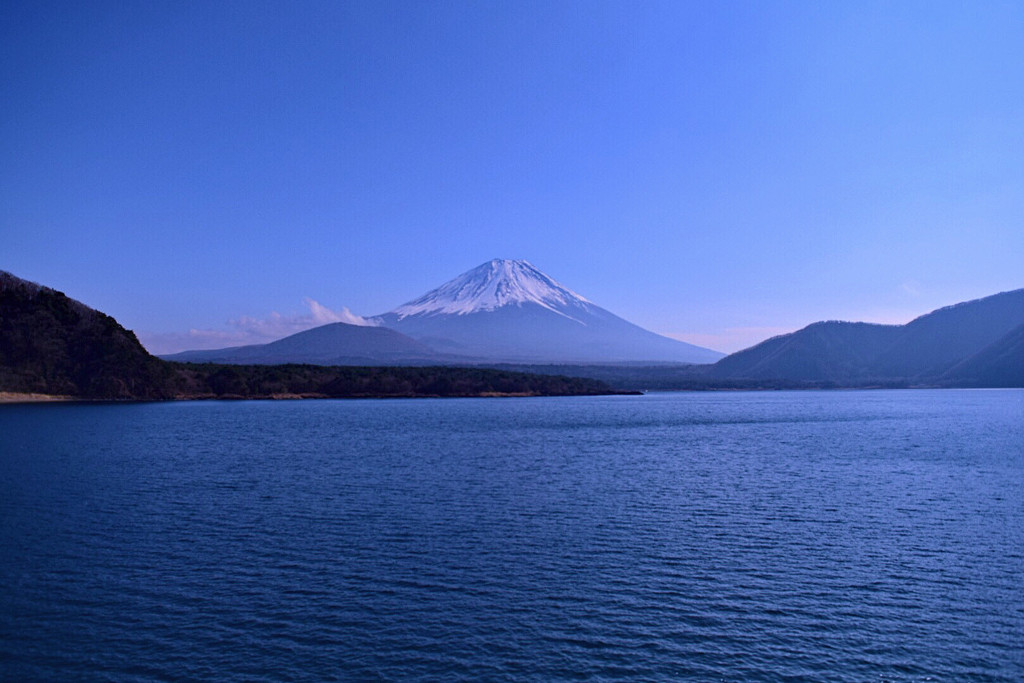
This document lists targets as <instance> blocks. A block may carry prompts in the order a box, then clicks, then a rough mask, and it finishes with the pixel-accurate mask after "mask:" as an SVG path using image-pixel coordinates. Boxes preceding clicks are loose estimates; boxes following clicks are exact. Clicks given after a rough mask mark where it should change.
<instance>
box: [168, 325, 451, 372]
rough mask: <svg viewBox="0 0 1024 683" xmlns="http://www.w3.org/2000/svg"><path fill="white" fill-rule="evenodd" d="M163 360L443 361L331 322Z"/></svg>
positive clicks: (399, 338)
mask: <svg viewBox="0 0 1024 683" xmlns="http://www.w3.org/2000/svg"><path fill="white" fill-rule="evenodd" d="M163 358H164V359H165V360H173V361H180V362H192V363H230V364H256V365H274V364H281V363H311V364H315V365H423V364H439V363H442V362H443V361H445V360H446V358H445V357H444V356H442V355H441V354H438V353H435V352H434V351H433V350H432V349H430V348H429V347H427V346H426V345H424V344H421V343H420V342H418V341H416V340H415V339H411V338H409V337H407V336H405V335H404V334H401V333H400V332H395V331H394V330H389V329H386V328H383V327H364V326H359V325H349V324H347V323H331V324H329V325H322V326H320V327H314V328H313V329H311V330H305V331H303V332H298V333H296V334H293V335H291V336H288V337H285V338H284V339H278V340H277V341H274V342H270V343H269V344H254V345H251V346H235V347H231V348H226V349H216V350H211V351H183V352H181V353H176V354H173V355H169V356H163Z"/></svg>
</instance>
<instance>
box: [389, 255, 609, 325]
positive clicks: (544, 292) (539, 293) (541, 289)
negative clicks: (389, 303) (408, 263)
mask: <svg viewBox="0 0 1024 683" xmlns="http://www.w3.org/2000/svg"><path fill="white" fill-rule="evenodd" d="M523 304H537V305H539V306H542V307H544V308H546V309H548V310H551V311H554V312H555V313H558V314H559V315H564V316H566V317H568V318H572V316H571V315H569V313H568V312H567V311H566V309H567V308H570V309H571V308H576V309H579V308H581V307H582V308H588V307H589V306H590V302H589V301H587V300H586V299H584V298H583V297H581V296H580V295H579V294H576V293H575V292H573V291H571V290H569V289H567V288H565V287H563V286H562V285H560V284H558V283H557V282H555V281H554V280H552V279H551V278H550V277H548V276H547V275H545V274H544V273H542V272H540V271H539V270H537V269H536V268H535V267H534V266H533V265H532V264H531V263H529V262H528V261H523V260H509V259H494V260H492V261H488V262H487V263H484V264H483V265H480V266H477V267H476V268H474V269H473V270H470V271H467V272H465V273H463V274H462V275H460V276H458V277H457V278H455V279H454V280H450V281H448V282H446V283H444V284H443V285H441V286H440V287H438V288H437V289H434V290H432V291H429V292H427V293H426V294H424V295H423V296H421V297H420V298H418V299H415V300H413V301H410V302H409V303H407V304H404V305H402V306H399V307H398V308H396V309H395V310H393V311H392V313H393V314H394V315H396V316H398V319H399V320H401V319H402V318H405V317H408V316H420V315H435V314H454V315H466V314H469V313H477V312H480V311H493V310H495V309H498V308H502V307H504V306H513V305H515V306H522V305H523Z"/></svg>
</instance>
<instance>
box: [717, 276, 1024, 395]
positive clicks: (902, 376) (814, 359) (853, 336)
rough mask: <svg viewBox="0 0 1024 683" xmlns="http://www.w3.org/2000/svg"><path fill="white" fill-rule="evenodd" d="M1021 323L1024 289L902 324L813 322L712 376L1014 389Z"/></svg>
mask: <svg viewBox="0 0 1024 683" xmlns="http://www.w3.org/2000/svg"><path fill="white" fill-rule="evenodd" d="M1021 325H1024V289H1018V290H1014V291H1011V292H1003V293H1001V294H995V295H993V296H989V297H985V298H983V299H976V300H974V301H967V302H964V303H960V304H956V305H954V306H947V307H945V308H940V309H938V310H936V311H932V312H931V313H928V314H926V315H923V316H920V317H919V318H915V319H914V320H912V321H911V322H909V323H907V324H906V325H872V324H868V323H848V322H834V321H833V322H823V323H814V324H813V325H808V326H807V327H805V328H803V329H802V330H798V331H796V332H793V333H791V334H785V335H781V336H779V337H774V338H772V339H768V340H766V341H764V342H761V343H760V344H758V345H756V346H753V347H751V348H749V349H745V350H743V351H739V352H737V353H734V354H732V355H730V356H728V357H726V358H723V359H722V360H720V361H719V362H718V363H716V364H715V366H714V367H713V368H711V371H710V372H711V375H712V376H713V377H716V378H719V379H789V380H802V381H823V382H835V383H838V384H843V385H851V384H852V385H856V384H869V383H872V382H907V383H938V384H949V383H954V384H977V385H979V386H981V385H983V386H1004V385H1008V386H1018V385H1019V384H1020V383H1019V381H1017V380H1015V379H1014V378H1015V377H1019V376H1020V375H1021V374H1022V370H1021V365H1022V364H1024V357H1022V356H1021V349H1022V342H1021V339H1020V336H1021V335H1022V334H1024V332H1022V331H1021V329H1020V326H1021ZM1014 382H1017V383H1016V384H1015V383H1014Z"/></svg>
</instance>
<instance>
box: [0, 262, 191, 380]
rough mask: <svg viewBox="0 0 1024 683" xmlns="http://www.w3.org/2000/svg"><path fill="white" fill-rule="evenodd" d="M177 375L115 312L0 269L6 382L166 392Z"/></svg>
mask: <svg viewBox="0 0 1024 683" xmlns="http://www.w3.org/2000/svg"><path fill="white" fill-rule="evenodd" d="M173 374H174V373H173V371H172V369H171V368H170V367H169V366H167V365H166V364H165V363H162V362H161V361H160V360H158V359H157V358H154V357H153V356H151V355H149V353H148V352H147V351H146V350H145V349H144V348H143V347H142V345H141V344H140V343H139V340H138V339H136V338H135V335H134V334H133V333H132V332H130V331H129V330H126V329H124V328H123V327H121V326H120V325H119V324H117V321H116V320H114V319H113V318H111V317H110V316H109V315H105V314H103V313H100V312H99V311H96V310H93V309H91V308H89V307H88V306H86V305H85V304H82V303H80V302H78V301H75V300H74V299H70V298H68V297H67V296H65V295H64V294H63V293H62V292H58V291H56V290H53V289H50V288H49V287H43V286H41V285H37V284H35V283H33V282H28V281H27V280H22V279H21V278H18V277H15V276H14V275H11V274H10V273H7V272H4V271H0V389H2V390H4V391H15V392H38V393H45V394H64V395H69V396H85V397H90V398H166V397H169V396H170V395H172V393H171V389H170V387H169V383H170V381H171V379H172V377H173Z"/></svg>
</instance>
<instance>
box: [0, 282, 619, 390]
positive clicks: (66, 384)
mask: <svg viewBox="0 0 1024 683" xmlns="http://www.w3.org/2000/svg"><path fill="white" fill-rule="evenodd" d="M0 392H14V393H38V394H52V395H64V396H72V397H78V398H90V399H166V398H281V397H324V398H327V397H338V398H343V397H386V396H393V397H414V396H491V395H524V396H553V395H591V394H607V393H614V392H612V391H611V390H610V389H609V387H608V386H607V385H606V384H604V383H602V382H600V381H597V380H591V379H578V378H571V377H558V376H542V375H531V374H526V373H520V372H510V371H505V370H482V369H476V368H447V367H402V368H394V367H337V366H335V367H329V366H314V365H275V366H266V365H211V364H202V365H194V364H183V363H172V362H167V361H163V360H160V359H159V358H155V357H153V356H151V355H150V354H149V353H148V352H147V351H146V350H145V349H144V348H143V347H142V345H141V344H139V341H138V340H137V339H136V338H135V335H134V334H133V333H132V332H131V331H129V330H126V329H124V328H123V327H121V325H119V324H118V323H117V321H116V320H114V319H113V318H111V317H110V316H108V315H105V314H103V313H100V312H99V311H96V310H93V309H91V308H89V307H88V306H86V305H85V304H82V303H80V302H78V301H75V300H74V299H70V298H68V297H67V296H65V295H64V294H63V293H61V292H58V291H55V290H53V289H50V288H48V287H43V286H41V285H37V284H35V283H32V282H28V281H26V280H22V279H20V278H17V277H15V276H13V275H11V274H9V273H5V272H3V271H0Z"/></svg>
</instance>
